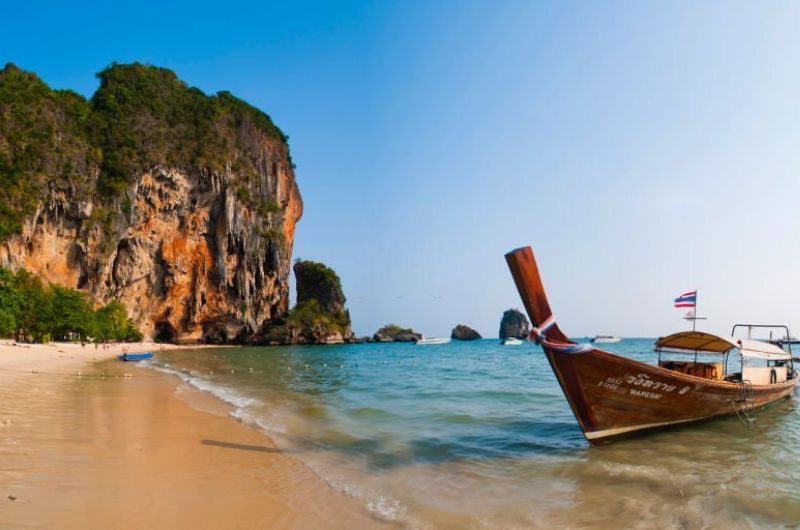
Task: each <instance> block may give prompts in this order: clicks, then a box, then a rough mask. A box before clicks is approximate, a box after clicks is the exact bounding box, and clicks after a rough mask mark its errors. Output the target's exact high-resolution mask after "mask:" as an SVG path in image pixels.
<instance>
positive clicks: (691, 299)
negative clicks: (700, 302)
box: [675, 291, 697, 307]
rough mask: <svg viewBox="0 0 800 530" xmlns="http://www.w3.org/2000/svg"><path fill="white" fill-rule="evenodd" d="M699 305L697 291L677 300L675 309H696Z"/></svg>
mask: <svg viewBox="0 0 800 530" xmlns="http://www.w3.org/2000/svg"><path fill="white" fill-rule="evenodd" d="M696 305H697V291H689V292H688V293H683V294H682V295H680V296H679V297H678V298H676V299H675V307H695V306H696Z"/></svg>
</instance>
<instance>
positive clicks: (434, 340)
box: [417, 337, 450, 346]
mask: <svg viewBox="0 0 800 530" xmlns="http://www.w3.org/2000/svg"><path fill="white" fill-rule="evenodd" d="M448 342H450V338H449V337H423V338H421V339H419V340H418V341H417V346H428V345H433V344H447V343H448Z"/></svg>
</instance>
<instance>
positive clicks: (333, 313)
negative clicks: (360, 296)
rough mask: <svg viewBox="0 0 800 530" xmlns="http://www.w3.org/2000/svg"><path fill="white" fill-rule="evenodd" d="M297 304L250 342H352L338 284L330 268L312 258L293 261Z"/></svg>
mask: <svg viewBox="0 0 800 530" xmlns="http://www.w3.org/2000/svg"><path fill="white" fill-rule="evenodd" d="M294 276H295V280H296V281H297V305H296V306H295V307H293V308H292V310H291V311H289V313H288V314H287V315H285V316H282V317H280V318H278V319H275V320H272V321H268V322H266V323H265V325H264V328H263V329H262V330H261V332H260V333H259V335H258V336H257V337H256V338H255V339H254V340H253V341H252V342H256V343H260V344H342V343H345V342H355V341H356V338H355V336H354V335H353V331H352V329H351V327H350V313H349V311H347V309H345V306H344V304H345V302H346V299H345V296H344V292H343V291H342V283H341V281H340V280H339V276H338V275H337V274H336V272H334V271H333V269H331V268H329V267H327V266H325V265H323V264H322V263H316V262H314V261H301V260H298V261H297V262H295V264H294Z"/></svg>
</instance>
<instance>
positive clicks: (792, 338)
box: [774, 333, 800, 346]
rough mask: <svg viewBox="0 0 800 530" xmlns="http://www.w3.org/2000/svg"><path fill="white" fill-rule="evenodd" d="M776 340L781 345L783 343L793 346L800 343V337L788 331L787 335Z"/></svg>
mask: <svg viewBox="0 0 800 530" xmlns="http://www.w3.org/2000/svg"><path fill="white" fill-rule="evenodd" d="M774 342H775V343H776V344H778V345H779V346H781V345H783V344H791V345H792V346H794V345H797V344H800V339H798V338H797V337H795V336H794V335H790V334H789V333H787V334H786V335H784V336H783V337H781V338H779V339H778V340H775V341H774Z"/></svg>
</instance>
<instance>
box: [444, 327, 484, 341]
mask: <svg viewBox="0 0 800 530" xmlns="http://www.w3.org/2000/svg"><path fill="white" fill-rule="evenodd" d="M450 338H451V339H455V340H478V339H480V338H483V337H481V334H480V333H478V332H477V331H475V330H474V329H472V328H471V327H469V326H465V325H464V324H459V325H457V326H456V327H454V328H453V331H452V332H451V333H450Z"/></svg>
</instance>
